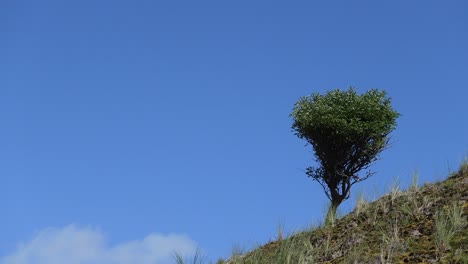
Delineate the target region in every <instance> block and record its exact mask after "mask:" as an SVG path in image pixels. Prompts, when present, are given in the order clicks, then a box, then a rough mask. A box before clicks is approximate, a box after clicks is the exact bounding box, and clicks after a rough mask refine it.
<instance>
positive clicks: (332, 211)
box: [325, 200, 341, 226]
mask: <svg viewBox="0 0 468 264" xmlns="http://www.w3.org/2000/svg"><path fill="white" fill-rule="evenodd" d="M340 204H341V202H338V201H337V200H334V201H331V203H330V207H328V212H327V216H326V218H325V225H326V226H333V225H334V224H335V220H336V211H337V209H338V206H340Z"/></svg>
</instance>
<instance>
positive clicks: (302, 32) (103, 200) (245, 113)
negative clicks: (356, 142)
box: [0, 0, 468, 264]
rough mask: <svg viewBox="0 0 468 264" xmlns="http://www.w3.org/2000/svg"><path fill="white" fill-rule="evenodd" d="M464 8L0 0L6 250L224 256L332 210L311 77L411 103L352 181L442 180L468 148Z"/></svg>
mask: <svg viewBox="0 0 468 264" xmlns="http://www.w3.org/2000/svg"><path fill="white" fill-rule="evenodd" d="M467 9H468V4H467V3H466V1H461V0H460V1H385V2H383V1H323V2H321V3H319V2H318V1H295V2H291V1H288V2H286V1H282V2H280V1H180V2H176V1H164V2H163V1H104V0H103V1H89V0H83V1H13V0H7V1H1V2H0V58H1V60H0V120H1V122H2V128H1V129H0V146H1V148H0V164H1V166H0V179H1V182H2V184H1V187H0V190H1V191H0V210H1V212H2V217H1V218H0V233H1V234H2V236H1V238H0V263H2V264H4V263H5V264H6V263H7V262H8V264H10V263H28V264H33V263H39V264H42V263H48V264H55V263H53V261H52V259H53V258H54V257H56V256H55V255H57V254H59V253H60V252H61V253H63V252H66V253H64V254H65V256H68V257H66V258H68V259H66V262H67V263H75V262H72V260H74V261H76V263H93V262H92V261H97V262H98V263H112V264H114V263H124V264H127V263H134V262H135V261H137V262H139V263H154V262H156V263H166V262H167V259H168V253H167V252H170V251H173V250H179V251H181V252H183V253H190V252H193V250H194V248H195V247H197V246H198V247H200V248H201V249H202V250H203V251H204V252H205V253H206V254H207V255H209V257H210V258H211V259H213V260H216V259H217V258H218V257H227V256H228V255H229V254H230V251H231V249H232V246H233V245H234V244H236V243H237V244H240V245H245V246H247V247H248V246H251V245H252V244H253V243H255V242H260V243H261V242H266V241H268V240H269V239H270V238H272V237H274V236H275V232H276V228H277V226H278V224H279V223H283V224H284V225H285V228H286V229H293V228H298V227H303V226H305V225H307V224H310V223H312V222H317V221H320V219H321V217H322V215H323V212H324V210H325V206H326V202H327V199H326V197H325V195H324V193H323V191H322V189H321V187H320V185H319V184H317V183H315V182H313V181H312V180H310V179H308V178H307V177H306V176H305V174H304V173H303V171H302V170H303V169H304V168H306V167H308V166H310V165H312V164H313V154H312V150H311V148H310V146H308V147H305V146H304V145H305V142H303V141H301V140H299V139H298V138H296V137H295V136H294V135H293V133H292V132H291V124H292V120H291V118H290V117H289V114H290V112H291V110H292V106H293V104H294V103H295V101H296V100H297V99H298V98H299V97H300V96H304V95H308V94H311V93H313V92H320V93H322V92H325V91H327V90H330V89H334V88H347V87H349V86H355V87H357V88H358V91H360V92H364V91H366V90H367V89H371V88H379V89H385V90H386V91H387V92H388V94H389V96H391V97H392V98H393V100H392V102H393V106H394V108H395V109H396V110H397V111H399V112H400V113H402V117H401V118H399V120H398V127H397V129H396V130H395V132H394V133H393V134H392V141H393V144H392V146H391V148H389V149H387V150H385V152H384V153H383V154H382V155H381V158H382V159H381V160H379V161H378V162H376V163H375V165H374V166H373V167H372V168H373V169H374V170H375V171H377V172H378V173H377V174H376V175H375V176H374V177H373V178H371V179H369V180H367V181H366V182H363V183H360V184H358V185H356V186H354V189H353V190H352V191H355V192H357V191H358V190H364V192H365V193H370V194H372V193H373V192H374V190H375V189H377V188H381V189H382V188H386V187H388V186H389V185H390V184H391V182H392V181H393V180H394V179H395V178H396V177H399V178H400V181H401V182H402V184H403V185H405V184H408V183H409V182H410V181H411V179H410V175H411V172H412V171H413V170H419V173H420V181H421V182H426V181H434V180H436V179H441V178H443V176H444V175H446V174H447V171H448V170H449V168H451V169H452V170H455V169H456V168H457V166H458V164H459V163H460V161H461V160H462V159H463V157H464V156H465V155H466V154H467V153H468V141H467V138H466V135H468V123H467V120H466V98H468V88H467V87H468V86H467V85H468V64H467V63H466V62H467V61H468V49H467V47H468V34H467V32H468V15H467V14H466V10H467ZM353 202H354V200H353V199H350V201H349V202H347V203H345V204H344V205H343V206H342V207H343V210H346V208H349V207H350V206H351V205H352V203H353ZM73 241H74V242H73ZM73 243H75V244H73ZM76 245H81V246H76ZM45 248H48V249H49V251H47V252H48V253H47V254H49V255H50V256H46V257H44V258H43V259H42V260H41V259H40V258H38V259H36V260H34V256H36V255H39V254H42V253H43V252H44V251H45V250H46V249H45ZM77 248H84V249H83V250H82V251H83V252H84V251H86V250H87V251H86V252H88V253H86V252H85V253H86V254H88V255H86V254H85V253H83V252H81V251H80V252H76V249H77ZM143 248H145V250H146V251H145V252H146V253H145V254H147V255H145V254H143V253H141V252H142V251H141V250H142V249H143ZM148 248H150V249H148ZM139 250H140V251H139ZM57 252H58V253H57ZM90 252H91V253H90ZM135 252H140V253H138V254H137V253H135ZM54 254H55V255H54ZM85 255H86V256H88V259H87V258H86V256H85ZM137 255H139V256H140V257H142V255H144V256H145V259H144V260H143V259H138V256H137ZM43 256H44V254H43ZM116 256H127V259H132V258H133V259H132V261H133V262H132V261H130V262H124V261H123V260H119V259H118V257H116ZM56 259H57V258H56ZM41 261H42V262H41ZM63 261H65V260H64V259H61V260H60V261H59V262H60V263H63ZM86 261H88V262H86ZM119 261H120V262H119Z"/></svg>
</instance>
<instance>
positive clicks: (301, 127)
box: [291, 87, 400, 222]
mask: <svg viewBox="0 0 468 264" xmlns="http://www.w3.org/2000/svg"><path fill="white" fill-rule="evenodd" d="M291 116H292V117H293V119H294V123H293V125H292V129H293V131H294V132H295V135H296V136H298V137H299V138H301V139H304V140H306V141H307V142H308V143H309V144H310V145H311V146H312V148H313V150H314V152H315V153H314V154H315V159H316V161H318V163H320V166H318V167H308V168H307V169H306V174H307V175H308V176H309V177H311V178H312V179H313V180H315V181H317V182H319V183H320V184H321V185H322V187H323V189H324V191H325V194H326V195H327V197H328V199H329V200H330V202H331V204H330V208H329V210H328V214H327V222H329V221H330V220H331V221H333V220H334V219H335V215H336V210H337V208H338V206H339V205H340V204H341V203H342V202H343V201H344V200H346V199H348V198H349V196H350V194H351V186H353V185H354V184H356V183H358V182H360V181H363V180H365V179H367V178H369V177H370V176H372V175H373V174H374V173H373V172H371V171H369V170H367V169H368V168H369V166H370V164H371V163H372V162H374V161H375V160H377V159H378V155H379V154H380V152H381V151H382V150H384V149H385V148H386V147H388V145H389V134H390V132H391V131H393V130H394V129H395V127H396V119H397V118H398V117H399V116H400V114H399V113H397V112H396V111H394V110H393V109H392V107H391V99H390V98H388V97H387V96H386V92H385V91H379V90H377V89H372V90H369V91H367V92H366V93H364V94H362V95H359V94H357V93H356V89H355V88H353V87H351V88H349V89H348V90H346V91H341V90H339V89H336V90H332V91H329V92H327V93H326V94H324V95H321V94H318V93H314V94H312V95H310V96H305V97H302V98H300V99H299V100H298V101H297V102H296V104H295V105H294V108H293V111H292V113H291ZM361 170H367V171H366V173H365V174H364V175H363V176H359V175H358V172H360V171H361Z"/></svg>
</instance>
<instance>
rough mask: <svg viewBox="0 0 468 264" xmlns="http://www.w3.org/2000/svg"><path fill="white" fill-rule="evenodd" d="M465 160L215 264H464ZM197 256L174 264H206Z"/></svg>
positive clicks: (467, 244) (467, 231)
mask: <svg viewBox="0 0 468 264" xmlns="http://www.w3.org/2000/svg"><path fill="white" fill-rule="evenodd" d="M467 200H468V160H467V159H465V160H464V162H463V163H462V164H461V166H460V168H459V170H458V171H457V172H456V173H452V174H451V175H449V177H448V178H447V179H446V180H445V181H443V182H437V183H432V184H424V185H423V186H419V185H418V184H417V178H416V177H415V179H414V183H413V185H412V186H410V187H409V188H408V189H407V190H405V191H402V190H400V188H399V186H398V185H395V186H393V187H392V188H391V190H390V191H389V193H387V194H386V195H384V196H382V197H381V198H380V199H378V200H375V201H367V200H366V199H365V198H361V199H360V200H359V201H358V202H357V203H356V207H355V208H354V210H353V211H352V212H351V213H349V214H348V215H346V216H344V217H342V218H341V219H338V220H337V221H336V222H334V224H333V225H325V226H319V227H317V228H314V229H312V230H303V231H302V232H298V233H295V234H292V235H290V236H288V237H286V238H283V237H282V234H281V232H279V234H278V239H277V240H276V241H271V242H269V243H267V244H265V245H262V246H259V247H257V248H255V249H253V250H251V251H249V252H245V253H243V252H236V254H233V256H231V258H230V259H229V260H226V261H224V260H218V262H216V263H217V264H256V263H273V264H274V263H278V264H283V263H291V264H296V263H468V226H467V224H468V223H467V216H468V203H467ZM205 260H206V259H204V258H201V257H200V256H197V258H192V259H190V261H184V260H183V258H181V257H180V256H179V259H178V260H177V263H179V264H182V263H194V264H196V263H207V262H206V261H205Z"/></svg>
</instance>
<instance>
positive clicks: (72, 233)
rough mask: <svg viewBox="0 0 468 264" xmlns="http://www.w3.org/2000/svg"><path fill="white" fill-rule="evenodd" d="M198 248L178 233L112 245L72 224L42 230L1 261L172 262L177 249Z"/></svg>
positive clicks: (83, 263)
mask: <svg viewBox="0 0 468 264" xmlns="http://www.w3.org/2000/svg"><path fill="white" fill-rule="evenodd" d="M196 247H197V245H196V243H195V241H193V240H191V239H190V238H188V237H187V236H184V235H177V234H169V235H160V234H150V235H148V236H146V237H145V238H144V239H142V240H135V241H129V242H124V243H120V244H117V245H113V246H110V245H107V243H106V240H105V237H104V234H103V233H102V232H100V231H99V230H97V229H93V228H79V227H76V226H74V225H69V226H66V227H64V228H60V229H59V228H47V229H44V230H42V231H40V232H39V233H37V235H36V236H35V237H34V238H33V239H31V241H29V242H27V243H24V244H20V245H19V246H18V248H17V250H16V252H14V253H12V254H10V255H8V256H5V257H1V258H0V264H65V263H67V264H135V263H138V264H166V263H173V260H172V254H173V253H174V252H178V253H180V254H185V255H190V254H193V253H194V252H195V250H196Z"/></svg>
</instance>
